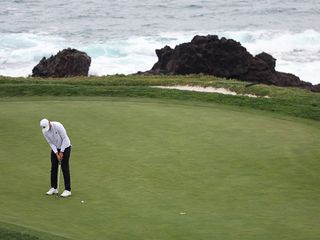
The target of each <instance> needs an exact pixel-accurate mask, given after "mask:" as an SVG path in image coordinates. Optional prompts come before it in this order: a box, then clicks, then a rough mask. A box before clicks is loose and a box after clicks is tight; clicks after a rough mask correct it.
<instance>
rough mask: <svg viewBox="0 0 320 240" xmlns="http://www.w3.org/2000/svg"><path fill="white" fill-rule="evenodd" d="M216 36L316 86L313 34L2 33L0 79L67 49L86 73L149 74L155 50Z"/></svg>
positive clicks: (317, 41)
mask: <svg viewBox="0 0 320 240" xmlns="http://www.w3.org/2000/svg"><path fill="white" fill-rule="evenodd" d="M196 34H198V35H208V34H217V35H218V36H219V37H223V36H224V37H227V38H232V39H235V40H237V41H239V42H240V43H241V44H242V45H243V46H244V47H246V48H247V50H248V51H249V52H250V53H252V54H253V55H255V54H258V53H260V52H262V51H264V52H267V53H269V54H271V55H272V56H273V57H275V58H276V59H277V66H276V69H277V70H278V71H283V72H289V73H293V74H295V75H297V76H299V77H300V78H301V80H304V81H308V82H311V83H313V84H318V83H320V77H319V74H317V71H318V69H320V33H319V32H317V31H315V30H311V29H310V30H306V31H303V32H289V31H269V30H268V31H267V30H260V31H211V32H208V31H206V32H174V33H173V32H167V33H160V34H157V35H154V36H132V37H130V38H126V39H111V40H110V39H109V40H106V41H100V42H92V43H89V44H87V43H81V42H80V43H79V42H72V41H71V42H70V41H69V40H68V39H64V38H61V37H59V36H52V35H48V34H45V33H2V34H1V35H0V75H5V76H28V75H30V74H31V72H32V68H33V67H34V66H35V65H36V64H37V63H38V62H39V61H40V60H41V58H42V57H49V56H51V55H54V54H56V53H57V52H58V51H59V50H62V49H64V48H67V47H72V48H77V49H79V50H82V51H85V52H86V53H88V55H89V56H91V58H92V63H91V67H90V72H89V74H91V75H98V76H102V75H109V74H116V73H119V74H130V73H135V72H138V71H146V70H149V69H150V68H151V67H152V66H153V64H154V63H155V62H156V61H157V56H156V54H155V49H159V48H162V47H164V46H165V45H168V46H171V47H172V48H174V47H175V46H176V45H177V44H180V43H183V42H189V41H191V39H192V38H193V36H194V35H196Z"/></svg>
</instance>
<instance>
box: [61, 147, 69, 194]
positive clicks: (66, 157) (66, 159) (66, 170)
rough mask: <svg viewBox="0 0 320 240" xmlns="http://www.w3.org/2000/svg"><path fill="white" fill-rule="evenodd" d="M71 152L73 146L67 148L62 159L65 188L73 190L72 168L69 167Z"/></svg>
mask: <svg viewBox="0 0 320 240" xmlns="http://www.w3.org/2000/svg"><path fill="white" fill-rule="evenodd" d="M70 154H71V146H70V147H68V148H66V149H65V150H64V153H63V159H62V161H61V168H62V172H63V178H64V188H65V190H68V191H71V182H70V168H69V158H70Z"/></svg>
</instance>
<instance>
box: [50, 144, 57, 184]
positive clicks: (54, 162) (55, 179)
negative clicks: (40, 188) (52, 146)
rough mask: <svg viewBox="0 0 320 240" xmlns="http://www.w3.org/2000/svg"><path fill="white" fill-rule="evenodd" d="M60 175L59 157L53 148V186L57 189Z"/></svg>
mask: <svg viewBox="0 0 320 240" xmlns="http://www.w3.org/2000/svg"><path fill="white" fill-rule="evenodd" d="M57 176H58V159H57V156H56V154H55V153H54V152H53V151H52V150H51V187H52V188H54V189H57Z"/></svg>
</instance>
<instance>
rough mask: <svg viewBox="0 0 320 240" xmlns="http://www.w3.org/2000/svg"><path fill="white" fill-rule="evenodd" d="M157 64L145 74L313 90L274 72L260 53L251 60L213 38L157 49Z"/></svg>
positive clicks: (230, 44) (235, 45)
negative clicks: (197, 76)
mask: <svg viewBox="0 0 320 240" xmlns="http://www.w3.org/2000/svg"><path fill="white" fill-rule="evenodd" d="M156 54H157V56H158V62H157V63H155V64H154V66H153V67H152V69H151V70H150V71H147V72H145V73H146V74H181V75H184V74H197V73H204V74H209V75H214V76H217V77H224V78H233V79H239V80H243V81H249V82H257V83H264V84H272V85H276V86H294V87H302V88H306V89H309V90H312V89H313V90H315V91H316V90H317V89H319V88H316V87H315V86H312V84H311V83H307V82H304V81H301V80H300V79H299V78H298V77H297V76H295V75H293V74H289V73H282V72H277V71H276V70H275V66H276V59H275V58H273V57H272V56H271V55H269V54H267V53H265V52H263V53H260V54H258V55H256V56H252V55H251V54H250V53H249V52H248V51H247V50H246V49H245V48H244V47H243V46H241V44H240V43H239V42H236V41H234V40H232V39H226V38H221V39H219V38H218V36H215V35H208V36H195V37H194V38H193V39H192V41H191V42H189V43H183V44H180V45H177V46H176V47H175V48H174V49H172V48H170V47H168V46H165V47H164V48H162V49H157V50H156Z"/></svg>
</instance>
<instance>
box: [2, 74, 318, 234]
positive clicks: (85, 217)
mask: <svg viewBox="0 0 320 240" xmlns="http://www.w3.org/2000/svg"><path fill="white" fill-rule="evenodd" d="M2 80H3V79H2ZM3 81H5V80H3ZM13 81H17V82H14V83H13ZM19 81H20V80H17V79H15V80H12V79H10V80H8V82H7V83H4V82H2V83H1V87H0V88H1V89H2V90H1V91H0V92H1V95H2V96H12V95H17V96H19V97H16V98H12V97H10V98H7V97H3V98H2V99H1V101H0V109H1V118H0V126H1V132H0V141H1V148H0V156H1V161H0V188H1V190H2V192H1V195H0V204H1V208H0V216H1V220H2V221H4V222H8V223H15V224H17V225H19V226H24V227H26V228H28V229H39V230H41V231H42V232H45V233H48V234H54V235H58V236H61V237H65V238H68V239H130V240H131V239H246V240H250V239H255V240H256V239H317V238H318V236H319V235H320V230H319V228H318V222H319V221H320V217H319V216H320V207H319V201H320V193H319V190H318V188H319V180H320V178H319V174H318V173H319V170H320V165H319V159H320V138H319V136H320V124H319V121H313V120H308V119H299V118H294V117H290V116H285V115H283V114H282V115H279V114H275V113H272V112H266V111H257V110H254V109H252V108H245V109H240V108H239V107H237V106H238V105H237V104H234V103H235V101H238V100H237V99H236V98H237V97H230V98H227V99H231V100H230V101H231V102H232V104H230V105H236V106H226V105H222V104H216V103H214V101H209V102H208V101H206V100H203V96H205V98H210V97H209V95H202V94H194V93H190V94H189V95H187V96H188V98H189V96H192V97H193V98H192V99H193V100H190V99H189V100H188V101H185V100H184V101H180V100H177V99H180V97H183V96H182V94H181V93H180V92H179V91H168V92H163V91H159V92H158V90H157V91H156V90H149V88H144V87H142V86H138V87H137V88H135V87H132V85H130V86H129V87H127V89H126V91H123V92H121V91H120V90H119V89H121V88H125V87H126V86H121V85H120V86H109V85H108V84H109V82H108V81H109V80H105V79H104V80H101V86H98V83H99V81H100V80H97V81H96V82H93V83H91V82H89V81H87V80H86V79H83V80H76V81H80V82H81V84H79V85H74V84H73V83H71V82H69V80H68V81H67V80H65V81H66V82H65V83H63V81H64V80H62V82H59V80H49V82H45V81H43V80H32V81H39V82H40V83H32V82H31V83H26V81H28V80H25V79H22V80H21V81H22V82H21V83H18V82H19ZM82 81H83V82H82ZM86 81H87V82H86ZM110 81H111V80H110ZM90 84H93V86H92V88H91V87H90ZM103 84H106V86H104V85H103ZM156 84H158V83H156ZM23 85H25V86H26V87H27V88H26V89H24V90H22V88H21V89H20V87H21V86H23ZM14 86H16V87H17V89H15V88H14ZM57 86H63V87H66V88H67V89H69V90H70V91H71V90H72V89H73V88H75V89H77V88H78V87H80V88H81V89H84V91H88V92H90V91H92V93H94V94H97V93H99V91H102V90H101V89H100V88H102V89H104V90H103V91H107V92H108V93H109V92H110V89H113V90H112V91H115V92H116V93H115V95H116V96H117V98H112V97H108V98H105V97H75V96H74V97H66V96H62V95H61V91H64V90H63V88H57ZM85 86H86V87H85ZM113 87H114V88H113ZM4 89H6V90H8V89H11V91H12V92H5V90H4ZM49 89H50V91H49ZM60 89H61V90H60ZM93 89H94V90H93ZM115 89H117V90H115ZM144 89H145V91H146V93H148V94H151V93H153V94H155V96H157V97H158V96H160V99H150V98H123V97H120V96H122V95H123V94H124V95H125V94H129V95H130V94H133V95H134V94H136V95H139V94H142V92H143V91H144ZM45 90H48V92H42V91H45ZM28 91H29V92H28ZM112 91H111V92H112ZM118 91H120V93H119V92H118ZM135 91H136V92H135ZM153 91H155V92H153ZM277 91H282V90H281V89H280V90H278V89H277ZM287 91H291V90H287ZM292 91H296V90H292ZM300 91H301V90H299V91H298V92H299V94H300ZM88 92H85V93H88ZM36 93H37V94H36ZM80 93H83V92H81V91H80V92H79V94H80ZM33 94H35V95H43V96H38V97H28V96H26V95H33ZM94 94H92V95H94ZM162 94H164V95H165V97H163V98H161V96H162ZM303 94H305V96H307V97H306V98H307V99H309V100H310V99H311V98H314V99H316V98H317V97H318V96H314V95H312V96H311V95H310V96H309V94H310V93H304V92H303V91H301V95H299V96H302V95H303ZM22 95H24V96H22ZM49 95H51V96H49ZM55 95H59V97H56V96H55ZM84 95H86V94H84ZM88 95H89V94H88ZM98 95H99V94H98ZM107 95H108V96H110V95H109V94H107ZM213 95H215V96H216V95H217V94H213ZM172 96H173V97H172ZM210 96H211V95H210ZM280 98H281V96H279V98H278V99H280ZM240 99H242V98H240ZM255 100H256V99H255ZM266 100H269V99H266ZM228 101H229V100H228ZM244 101H246V100H244ZM248 101H249V100H248ZM250 101H251V100H250ZM279 101H280V100H279ZM285 101H291V100H288V99H286V100H285ZM281 103H283V102H281ZM299 106H300V105H299ZM301 106H302V105H301ZM301 106H300V107H301ZM296 109H300V108H299V107H298V108H296ZM300 110H301V109H300ZM300 110H299V111H300ZM306 111H307V113H308V114H310V113H309V110H306ZM282 113H284V112H282ZM300 113H301V112H300ZM308 116H311V115H308ZM42 117H47V118H49V119H53V120H59V121H61V122H63V123H64V125H65V126H66V128H67V130H68V132H69V136H70V138H71V141H72V144H73V146H72V155H71V175H72V187H73V190H72V192H73V196H72V197H70V198H68V199H59V200H56V199H55V198H53V197H48V196H45V194H44V193H45V192H46V191H47V190H48V188H49V147H48V146H47V143H46V142H45V140H44V139H43V136H42V133H41V130H40V128H39V126H38V123H39V120H40V119H41V118H42ZM82 200H84V201H85V203H83V204H81V201H82ZM29 235H30V236H31V237H32V236H35V237H38V236H37V235H32V234H29ZM39 238H40V237H39ZM31 239H32V238H31ZM40 239H41V238H40Z"/></svg>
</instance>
